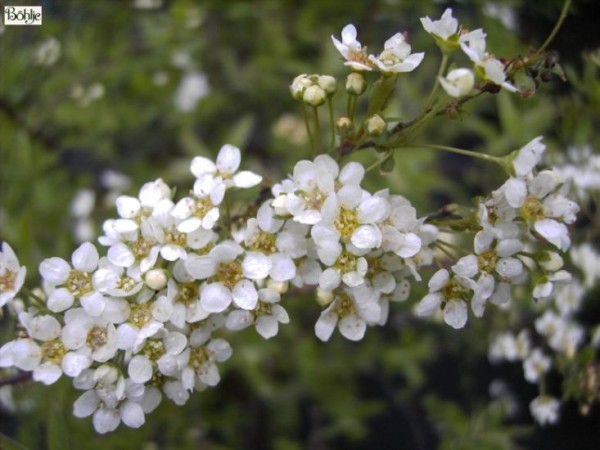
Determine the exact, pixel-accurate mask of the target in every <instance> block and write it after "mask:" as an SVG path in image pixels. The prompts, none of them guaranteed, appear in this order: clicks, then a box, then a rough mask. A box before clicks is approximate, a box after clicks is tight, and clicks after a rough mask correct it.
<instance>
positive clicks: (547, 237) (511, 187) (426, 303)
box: [416, 137, 579, 328]
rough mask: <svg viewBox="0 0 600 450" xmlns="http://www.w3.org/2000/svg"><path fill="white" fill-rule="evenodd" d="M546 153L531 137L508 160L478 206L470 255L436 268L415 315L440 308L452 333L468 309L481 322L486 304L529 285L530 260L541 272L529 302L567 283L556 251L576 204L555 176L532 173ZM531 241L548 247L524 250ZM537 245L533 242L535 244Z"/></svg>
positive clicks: (566, 240) (562, 246)
mask: <svg viewBox="0 0 600 450" xmlns="http://www.w3.org/2000/svg"><path fill="white" fill-rule="evenodd" d="M544 150H545V146H544V144H543V143H542V142H541V138H539V137H538V138H535V139H534V140H532V141H531V142H529V143H528V144H527V145H525V146H524V147H523V148H521V149H520V150H519V151H518V152H516V154H514V155H512V156H511V158H512V164H511V170H512V171H513V173H514V176H511V177H510V178H509V179H508V180H507V181H506V182H505V183H504V184H503V185H502V186H501V187H500V188H499V189H497V190H495V191H493V192H492V194H491V196H489V197H488V198H485V199H483V200H482V201H481V202H480V204H479V210H478V214H477V225H478V227H479V229H480V231H478V232H477V234H476V235H475V239H474V244H473V246H474V253H473V254H470V255H467V256H464V257H462V258H460V259H459V260H458V261H457V262H456V264H454V265H453V266H452V267H451V270H450V271H448V270H447V269H440V270H439V271H438V272H437V273H436V274H435V275H434V276H433V277H432V278H431V280H430V281H429V290H430V292H429V294H428V295H427V296H425V297H424V298H423V300H421V302H420V303H419V304H418V305H417V308H416V313H417V315H420V316H429V315H432V314H433V313H434V312H436V311H438V310H439V309H440V308H442V309H443V316H444V321H445V322H446V323H447V324H448V325H450V326H452V327H453V328H462V327H464V326H465V324H466V322H467V316H468V304H470V306H471V309H472V311H473V314H475V316H477V317H481V316H482V315H483V312H484V310H485V306H486V304H487V302H491V303H493V304H496V305H502V304H505V303H507V302H508V301H509V300H510V298H511V286H512V285H516V284H523V283H524V282H525V281H526V280H527V272H526V270H525V269H526V268H527V269H529V270H530V271H532V273H533V269H531V268H529V267H527V266H526V265H525V264H524V263H527V262H530V261H531V259H532V258H533V259H534V260H535V261H536V263H537V264H538V265H539V267H540V269H541V273H540V274H536V276H535V279H534V289H533V297H534V298H536V299H546V298H549V297H550V296H551V295H552V294H553V292H554V289H555V287H556V286H557V285H561V284H565V283H567V282H569V281H571V275H570V274H569V273H568V272H567V271H565V270H562V266H563V260H562V258H561V257H560V255H559V254H558V253H557V252H556V251H555V249H557V250H560V251H566V250H567V249H568V248H569V246H570V243H571V241H570V237H569V232H568V228H567V225H568V224H572V223H573V222H574V221H575V215H576V213H577V212H578V210H579V207H578V206H577V204H576V203H574V202H572V201H570V200H568V199H567V198H566V197H565V196H564V195H563V193H562V192H561V186H562V183H561V180H560V178H559V176H558V174H556V173H555V172H553V171H550V170H544V171H542V172H539V173H537V174H534V172H533V170H534V168H535V166H536V165H537V164H538V163H539V161H540V158H541V156H542V154H543V152H544ZM532 241H538V242H539V241H541V243H542V244H544V243H548V244H550V245H551V247H554V249H553V248H550V249H548V250H544V251H539V252H538V253H537V254H534V255H533V256H532V254H530V253H528V252H526V251H525V249H526V245H527V244H528V243H530V242H532ZM538 242H536V243H538Z"/></svg>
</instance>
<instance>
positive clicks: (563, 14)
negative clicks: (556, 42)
mask: <svg viewBox="0 0 600 450" xmlns="http://www.w3.org/2000/svg"><path fill="white" fill-rule="evenodd" d="M570 6H571V0H565V3H564V4H563V7H562V10H561V11H560V17H559V18H558V21H557V22H556V24H555V25H554V28H553V29H552V31H551V32H550V34H549V35H548V37H547V38H546V40H545V41H544V43H543V44H542V46H541V47H540V48H538V49H537V50H536V52H535V55H539V54H541V53H542V52H543V51H544V50H546V47H548V45H550V42H552V40H553V39H554V38H555V37H556V34H557V33H558V31H559V30H560V27H561V26H562V24H563V22H564V21H565V19H566V18H567V14H568V12H569V7H570Z"/></svg>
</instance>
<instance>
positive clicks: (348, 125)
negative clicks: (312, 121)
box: [335, 117, 354, 137]
mask: <svg viewBox="0 0 600 450" xmlns="http://www.w3.org/2000/svg"><path fill="white" fill-rule="evenodd" d="M353 128H354V126H353V124H352V121H351V120H350V119H349V118H348V117H340V118H339V119H338V120H337V122H336V123H335V129H336V130H337V133H338V135H340V136H341V137H345V136H348V134H350V133H351V132H352V130H353Z"/></svg>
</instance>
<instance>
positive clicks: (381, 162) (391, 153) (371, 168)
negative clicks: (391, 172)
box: [365, 150, 394, 173]
mask: <svg viewBox="0 0 600 450" xmlns="http://www.w3.org/2000/svg"><path fill="white" fill-rule="evenodd" d="M393 155H394V151H393V150H390V151H388V152H387V153H386V154H385V156H384V157H383V158H379V159H378V160H377V161H375V162H374V163H373V164H371V165H370V166H369V167H367V168H366V169H365V173H369V172H370V171H371V170H373V169H376V168H377V167H379V166H381V165H382V164H383V163H384V162H385V161H387V160H388V159H390V158H391V157H392V156H393Z"/></svg>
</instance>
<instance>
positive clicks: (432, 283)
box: [429, 269, 450, 292]
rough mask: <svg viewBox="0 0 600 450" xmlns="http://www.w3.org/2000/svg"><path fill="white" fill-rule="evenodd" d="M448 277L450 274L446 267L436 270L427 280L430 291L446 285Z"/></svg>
mask: <svg viewBox="0 0 600 450" xmlns="http://www.w3.org/2000/svg"><path fill="white" fill-rule="evenodd" d="M449 279H450V274H449V273H448V271H447V270H446V269H440V270H438V271H437V272H436V273H434V274H433V276H432V277H431V279H430V280H429V290H430V291H432V292H433V291H439V290H440V289H442V288H443V287H444V286H445V285H446V283H447V282H448V280H449Z"/></svg>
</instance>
